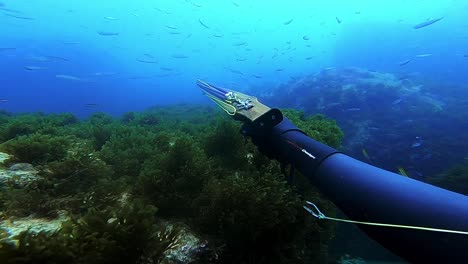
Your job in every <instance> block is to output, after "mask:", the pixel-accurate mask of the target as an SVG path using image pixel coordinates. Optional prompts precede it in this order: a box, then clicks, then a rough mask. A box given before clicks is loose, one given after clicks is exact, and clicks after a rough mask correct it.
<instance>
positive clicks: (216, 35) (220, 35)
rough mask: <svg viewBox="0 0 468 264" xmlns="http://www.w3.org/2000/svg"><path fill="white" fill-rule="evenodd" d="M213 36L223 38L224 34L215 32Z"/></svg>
mask: <svg viewBox="0 0 468 264" xmlns="http://www.w3.org/2000/svg"><path fill="white" fill-rule="evenodd" d="M213 37H215V38H222V37H223V35H222V34H214V35H213Z"/></svg>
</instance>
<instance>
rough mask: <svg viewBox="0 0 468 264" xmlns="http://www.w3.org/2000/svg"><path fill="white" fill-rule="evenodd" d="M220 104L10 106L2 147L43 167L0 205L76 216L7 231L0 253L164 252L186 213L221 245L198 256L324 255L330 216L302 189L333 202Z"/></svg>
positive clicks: (314, 132)
mask: <svg viewBox="0 0 468 264" xmlns="http://www.w3.org/2000/svg"><path fill="white" fill-rule="evenodd" d="M220 114H222V113H221V112H220V111H214V110H213V109H212V108H210V107H200V106H194V105H177V106H169V107H154V108H151V109H148V110H147V111H144V112H142V113H139V112H131V113H126V114H124V115H123V116H122V117H121V118H120V119H114V118H113V117H111V116H109V115H107V114H105V113H96V114H93V115H92V116H91V117H90V118H88V119H86V120H76V119H75V118H74V116H72V115H68V114H64V115H43V114H36V115H33V114H28V115H20V116H14V115H13V116H9V115H8V116H6V117H5V120H6V121H4V123H2V124H0V135H1V137H4V138H5V139H7V141H6V142H4V143H3V144H1V145H0V150H2V151H5V152H7V153H9V154H12V155H14V157H15V161H17V162H19V161H20V162H29V163H32V164H34V165H35V167H36V169H37V170H38V171H39V174H38V178H37V179H36V181H34V182H31V183H30V184H29V185H27V186H25V187H22V188H18V186H15V185H14V184H7V185H5V186H3V188H0V208H1V210H2V211H3V212H4V213H3V214H2V217H3V218H15V217H25V216H29V215H33V216H43V217H48V218H54V217H57V216H59V215H61V214H62V212H65V214H66V215H68V216H69V217H70V220H68V221H66V222H64V223H63V225H62V227H61V229H59V230H57V231H55V232H52V233H51V232H48V233H46V232H39V233H34V232H32V231H31V230H29V231H25V232H23V233H22V234H21V235H20V236H19V237H18V238H17V239H18V247H15V246H12V245H11V244H9V243H7V242H6V240H3V242H0V246H1V247H0V262H1V263H6V262H7V261H9V262H10V263H161V262H163V263H165V262H164V261H166V260H165V259H164V255H165V253H166V250H167V249H169V248H172V247H174V246H175V245H177V244H178V243H180V241H179V240H178V234H179V232H178V230H179V229H178V227H177V225H174V224H168V222H169V223H170V222H173V221H177V222H182V223H185V224H189V225H190V226H191V228H192V229H194V230H195V231H196V232H197V235H198V236H199V237H200V238H201V239H203V241H206V242H204V243H206V244H207V245H209V249H207V251H209V252H211V253H212V255H211V256H212V257H209V258H206V259H204V258H203V257H202V256H200V261H201V259H204V260H203V261H201V262H200V263H309V262H311V261H324V260H325V259H326V245H327V243H328V241H329V240H330V239H331V237H332V236H333V225H330V224H325V223H321V222H317V221H315V219H313V218H312V217H310V216H308V215H307V214H306V212H305V211H304V210H303V209H302V200H301V199H302V198H304V197H308V198H315V199H316V200H315V201H316V202H317V203H318V204H319V205H320V207H321V208H323V209H324V210H325V211H327V212H331V214H332V212H333V208H332V206H331V205H330V202H328V201H326V199H324V198H323V197H321V196H319V195H318V194H317V192H316V191H313V190H311V189H310V188H308V187H301V189H299V188H296V187H294V186H290V185H288V184H287V183H286V181H285V180H284V175H283V174H282V173H281V170H280V166H279V163H278V162H276V161H272V160H269V159H268V158H267V157H265V156H264V155H263V154H261V153H260V152H259V151H258V150H257V148H256V147H255V145H254V144H253V143H252V142H250V140H248V139H247V138H245V137H243V136H242V135H241V134H240V133H239V130H240V123H238V122H236V121H233V120H231V119H228V118H226V117H220ZM285 115H286V116H288V117H289V118H290V119H291V120H292V121H293V122H294V123H296V124H297V125H298V126H299V128H301V129H302V130H304V131H305V132H306V133H308V134H309V135H311V136H313V137H314V138H316V139H317V140H319V141H322V142H324V143H327V144H330V145H331V146H334V147H338V146H339V145H340V143H341V139H342V137H343V134H342V132H341V130H339V128H338V127H337V125H336V123H334V122H333V121H331V120H328V119H326V118H325V117H323V116H313V117H305V116H304V114H303V113H301V112H299V111H292V110H287V111H285ZM304 184H305V185H306V184H307V183H306V182H305V181H304ZM297 190H299V191H300V192H301V193H303V194H304V195H303V196H302V195H299V194H298V193H297V192H296V191H297ZM156 208H157V209H156ZM163 219H164V220H165V221H162V220H163ZM213 256H216V257H213ZM143 260H144V261H145V262H144V261H143Z"/></svg>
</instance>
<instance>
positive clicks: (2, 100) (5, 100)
mask: <svg viewBox="0 0 468 264" xmlns="http://www.w3.org/2000/svg"><path fill="white" fill-rule="evenodd" d="M0 103H8V99H4V98H2V99H0Z"/></svg>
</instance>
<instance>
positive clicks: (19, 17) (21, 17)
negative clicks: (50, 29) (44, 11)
mask: <svg viewBox="0 0 468 264" xmlns="http://www.w3.org/2000/svg"><path fill="white" fill-rule="evenodd" d="M5 16H9V17H14V18H18V19H22V20H36V19H35V18H33V17H26V16H17V15H13V14H5Z"/></svg>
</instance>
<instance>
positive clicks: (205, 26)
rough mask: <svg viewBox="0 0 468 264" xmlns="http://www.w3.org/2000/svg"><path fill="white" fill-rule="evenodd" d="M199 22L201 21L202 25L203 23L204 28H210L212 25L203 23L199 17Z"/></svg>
mask: <svg viewBox="0 0 468 264" xmlns="http://www.w3.org/2000/svg"><path fill="white" fill-rule="evenodd" d="M198 23H200V25H202V26H203V27H204V28H207V29H210V27H209V26H208V25H207V24H205V23H203V21H202V20H201V18H199V19H198Z"/></svg>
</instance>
